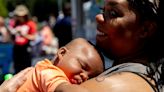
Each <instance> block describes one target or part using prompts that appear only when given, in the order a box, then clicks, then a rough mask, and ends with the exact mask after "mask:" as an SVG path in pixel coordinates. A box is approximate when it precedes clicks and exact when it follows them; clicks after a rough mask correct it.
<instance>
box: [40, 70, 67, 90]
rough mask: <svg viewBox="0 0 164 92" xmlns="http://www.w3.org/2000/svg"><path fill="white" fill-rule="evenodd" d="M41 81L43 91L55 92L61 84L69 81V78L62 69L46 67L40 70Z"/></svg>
mask: <svg viewBox="0 0 164 92" xmlns="http://www.w3.org/2000/svg"><path fill="white" fill-rule="evenodd" d="M40 82H41V83H39V84H40V86H41V90H42V91H43V92H54V91H55V89H56V87H57V86H58V85H59V84H61V83H63V82H69V80H68V79H67V77H66V75H65V74H64V72H62V71H61V70H58V69H45V70H42V71H41V72H40Z"/></svg>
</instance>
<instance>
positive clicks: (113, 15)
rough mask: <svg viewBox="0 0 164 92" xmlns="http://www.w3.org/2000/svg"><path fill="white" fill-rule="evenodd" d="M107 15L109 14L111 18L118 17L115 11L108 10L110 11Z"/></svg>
mask: <svg viewBox="0 0 164 92" xmlns="http://www.w3.org/2000/svg"><path fill="white" fill-rule="evenodd" d="M108 16H110V17H111V18H116V17H119V15H118V13H116V12H115V11H110V12H109V13H108Z"/></svg>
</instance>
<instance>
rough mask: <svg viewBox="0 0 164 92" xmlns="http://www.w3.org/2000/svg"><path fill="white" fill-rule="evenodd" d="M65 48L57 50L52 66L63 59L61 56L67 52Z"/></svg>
mask: <svg viewBox="0 0 164 92" xmlns="http://www.w3.org/2000/svg"><path fill="white" fill-rule="evenodd" d="M67 51H68V50H67V48H66V47H61V48H59V50H58V52H57V54H56V58H55V60H54V61H55V62H54V64H55V65H57V64H58V62H59V61H61V60H62V59H63V56H64V55H65V53H66V52H67Z"/></svg>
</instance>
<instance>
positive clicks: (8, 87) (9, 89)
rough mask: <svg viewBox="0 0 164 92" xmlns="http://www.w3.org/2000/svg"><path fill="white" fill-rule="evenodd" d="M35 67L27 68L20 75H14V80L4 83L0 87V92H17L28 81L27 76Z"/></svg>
mask: <svg viewBox="0 0 164 92" xmlns="http://www.w3.org/2000/svg"><path fill="white" fill-rule="evenodd" d="M32 68H33V67H29V68H26V69H24V70H22V71H21V72H19V73H18V74H16V75H14V77H13V78H11V79H9V80H7V81H4V82H3V83H2V84H1V86H0V92H16V90H17V89H18V88H19V87H20V86H21V85H22V84H23V83H24V82H25V81H26V78H27V77H26V76H25V75H26V74H27V73H28V72H29V71H30V70H31V69H32Z"/></svg>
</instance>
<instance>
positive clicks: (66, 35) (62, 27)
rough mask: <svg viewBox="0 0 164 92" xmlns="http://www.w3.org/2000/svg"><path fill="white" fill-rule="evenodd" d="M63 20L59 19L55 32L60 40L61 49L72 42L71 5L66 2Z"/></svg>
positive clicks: (54, 28)
mask: <svg viewBox="0 0 164 92" xmlns="http://www.w3.org/2000/svg"><path fill="white" fill-rule="evenodd" d="M62 9H63V11H62V12H63V14H64V17H63V18H62V19H57V21H56V24H55V26H54V27H53V32H54V34H55V36H56V37H57V38H58V40H59V47H62V46H64V45H66V44H67V43H68V42H70V41H71V40H72V26H71V4H70V3H69V2H66V3H64V4H63V8H62Z"/></svg>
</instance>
